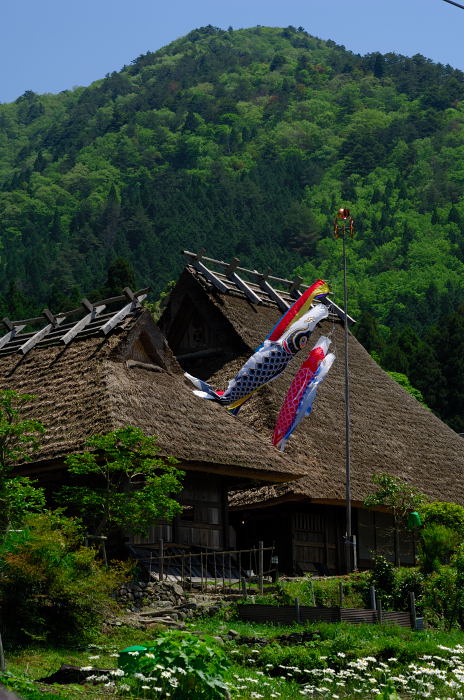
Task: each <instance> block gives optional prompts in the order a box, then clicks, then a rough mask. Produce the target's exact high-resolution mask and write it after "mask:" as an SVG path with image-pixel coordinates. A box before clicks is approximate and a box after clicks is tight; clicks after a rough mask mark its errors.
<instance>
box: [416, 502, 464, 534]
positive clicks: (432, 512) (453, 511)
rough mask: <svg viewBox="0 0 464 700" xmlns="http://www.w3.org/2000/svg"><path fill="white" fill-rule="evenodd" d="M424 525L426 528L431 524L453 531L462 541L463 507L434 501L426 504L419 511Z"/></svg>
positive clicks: (463, 530) (463, 525)
mask: <svg viewBox="0 0 464 700" xmlns="http://www.w3.org/2000/svg"><path fill="white" fill-rule="evenodd" d="M420 514H421V517H422V520H423V523H424V525H425V526H426V527H427V528H428V527H429V526H430V525H431V524H432V523H434V524H437V525H444V526H445V527H448V528H450V529H451V530H454V532H456V533H457V534H458V535H459V536H460V538H461V539H464V507H463V506H458V504H457V503H444V502H441V501H435V502H433V503H426V504H424V505H423V506H422V507H421V509H420Z"/></svg>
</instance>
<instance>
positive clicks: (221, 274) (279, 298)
mask: <svg viewBox="0 0 464 700" xmlns="http://www.w3.org/2000/svg"><path fill="white" fill-rule="evenodd" d="M182 253H183V255H185V257H186V258H187V259H188V261H189V263H190V265H192V267H193V268H194V269H195V270H197V271H198V272H200V273H201V274H202V275H203V276H204V277H205V279H207V280H208V282H210V283H211V284H212V285H213V286H214V287H216V289H218V290H219V291H220V292H222V293H223V294H228V293H230V292H233V291H237V290H238V291H240V292H242V293H243V294H245V296H246V297H247V299H249V301H251V302H252V303H253V304H261V303H262V302H263V294H262V293H264V295H265V298H266V300H267V301H272V302H273V303H274V304H276V305H277V307H278V308H279V309H280V311H281V312H282V313H285V311H287V310H288V309H289V308H290V306H291V305H292V304H293V302H294V301H295V300H296V299H298V298H299V297H300V296H301V294H302V293H303V291H304V288H302V282H303V278H302V277H299V276H296V277H295V278H294V279H293V280H288V279H285V278H284V277H276V276H274V275H271V274H270V272H269V271H267V272H266V273H261V272H258V271H257V270H248V269H247V268H246V267H240V266H239V264H238V263H239V262H240V261H239V260H238V258H233V260H232V261H231V262H230V263H226V262H224V261H223V260H216V259H215V258H208V257H206V256H205V251H204V249H201V250H199V252H198V253H192V252H191V251H189V250H183V251H182ZM208 264H209V265H212V266H214V267H216V268H219V269H220V270H221V271H217V270H212V269H211V268H210V267H209V266H208ZM237 272H240V273H244V274H245V275H246V276H247V278H248V280H247V281H245V280H244V279H243V278H242V276H241V275H240V276H239V275H238V274H237ZM271 282H272V284H271ZM274 284H275V286H278V287H279V289H276V288H275V287H274V286H273V285H274ZM319 301H320V302H322V303H323V304H325V305H326V306H327V307H328V308H329V311H330V312H331V313H333V314H335V315H336V316H338V317H339V318H340V319H342V320H344V319H345V312H344V310H343V309H342V308H341V307H340V306H338V304H336V303H335V302H334V301H333V300H332V299H330V298H329V297H323V298H321V299H320V300H319ZM347 318H348V322H349V323H351V324H352V323H356V321H355V320H354V318H352V317H351V316H349V315H348V316H347Z"/></svg>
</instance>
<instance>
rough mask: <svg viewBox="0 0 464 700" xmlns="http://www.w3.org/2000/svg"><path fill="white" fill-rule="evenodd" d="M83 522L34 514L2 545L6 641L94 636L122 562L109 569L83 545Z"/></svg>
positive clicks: (0, 592) (0, 589) (0, 597)
mask: <svg viewBox="0 0 464 700" xmlns="http://www.w3.org/2000/svg"><path fill="white" fill-rule="evenodd" d="M81 542H82V531H81V528H80V526H79V524H78V523H77V522H76V521H75V520H72V519H69V518H65V517H63V516H62V515H61V514H59V513H41V514H35V515H31V516H29V518H28V519H27V520H26V521H25V526H24V529H23V530H22V531H20V532H9V533H8V534H7V535H6V536H5V538H4V540H3V542H2V544H1V545H0V605H1V609H2V617H3V628H4V632H5V642H6V643H7V644H8V645H9V646H11V645H18V644H19V645H22V644H26V643H28V642H31V641H38V640H40V641H45V642H52V643H54V644H73V643H76V642H79V643H82V642H85V641H88V640H90V639H92V637H93V636H94V635H95V634H96V632H97V631H98V629H99V626H100V624H101V621H102V619H103V617H104V616H105V615H106V614H107V613H108V611H109V610H110V608H111V606H112V605H113V603H112V599H111V597H110V594H111V593H112V591H113V590H114V588H115V587H116V584H117V582H118V581H119V580H120V578H121V575H122V566H119V567H115V568H114V569H112V570H106V569H104V568H103V567H102V566H101V565H99V564H98V562H97V561H96V553H95V551H94V550H93V549H89V548H87V547H83V546H82V544H81Z"/></svg>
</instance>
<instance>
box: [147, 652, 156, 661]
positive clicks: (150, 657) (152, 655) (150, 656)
mask: <svg viewBox="0 0 464 700" xmlns="http://www.w3.org/2000/svg"><path fill="white" fill-rule="evenodd" d="M145 656H146V657H147V659H154V658H155V655H154V654H151V653H150V652H149V651H146V652H145Z"/></svg>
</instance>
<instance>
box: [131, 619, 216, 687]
mask: <svg viewBox="0 0 464 700" xmlns="http://www.w3.org/2000/svg"><path fill="white" fill-rule="evenodd" d="M228 666H229V663H228V660H227V657H226V655H225V653H224V652H223V650H222V649H221V648H220V647H218V645H217V644H216V643H215V642H214V640H213V639H211V638H207V637H206V638H203V639H200V638H199V637H197V636H195V635H192V634H190V633H188V632H176V631H172V632H166V633H164V634H161V635H160V636H159V637H157V638H156V639H155V641H154V642H150V644H147V651H145V652H144V651H137V650H135V651H132V652H128V654H124V655H123V656H122V655H120V657H119V667H120V668H121V669H122V670H123V671H124V673H125V676H126V678H127V679H128V680H129V679H132V681H131V682H132V684H133V686H134V690H136V691H137V690H139V689H140V688H141V686H143V691H142V692H143V697H145V698H150V697H156V698H157V697H160V693H161V695H162V697H165V695H166V696H167V695H168V694H169V695H170V697H171V698H174V699H176V698H178V699H179V700H184V698H192V700H195V699H196V698H201V699H202V700H203V699H204V700H213V699H215V698H223V697H225V695H226V691H227V686H226V684H225V683H224V680H223V679H224V676H225V673H226V670H227V668H228ZM150 691H151V692H150ZM137 697H140V695H137Z"/></svg>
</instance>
